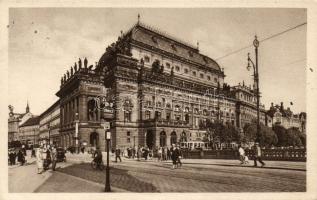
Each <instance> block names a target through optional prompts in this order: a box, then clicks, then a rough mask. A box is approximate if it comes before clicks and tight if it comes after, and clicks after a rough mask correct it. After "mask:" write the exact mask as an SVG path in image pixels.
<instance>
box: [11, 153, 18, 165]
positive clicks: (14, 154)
mask: <svg viewBox="0 0 317 200" xmlns="http://www.w3.org/2000/svg"><path fill="white" fill-rule="evenodd" d="M16 157H17V154H16V152H15V149H13V150H12V164H13V165H15V161H16Z"/></svg>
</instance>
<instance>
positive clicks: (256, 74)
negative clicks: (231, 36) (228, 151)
mask: <svg viewBox="0 0 317 200" xmlns="http://www.w3.org/2000/svg"><path fill="white" fill-rule="evenodd" d="M259 44H260V42H259V41H258V39H257V36H255V38H254V41H253V46H254V47H255V64H254V62H253V61H252V60H251V58H250V53H248V66H247V69H248V70H250V68H251V66H250V63H251V64H252V67H253V72H254V73H253V76H254V83H255V84H256V108H257V126H256V140H257V141H258V142H259V139H260V90H259V70H258V47H259Z"/></svg>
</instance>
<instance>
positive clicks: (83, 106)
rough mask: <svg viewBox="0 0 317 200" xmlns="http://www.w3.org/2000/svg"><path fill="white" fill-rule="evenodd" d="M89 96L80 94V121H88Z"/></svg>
mask: <svg viewBox="0 0 317 200" xmlns="http://www.w3.org/2000/svg"><path fill="white" fill-rule="evenodd" d="M87 106H88V105H87V96H86V95H81V96H79V107H78V114H79V121H87V109H88V107H87Z"/></svg>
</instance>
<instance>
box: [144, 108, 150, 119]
mask: <svg viewBox="0 0 317 200" xmlns="http://www.w3.org/2000/svg"><path fill="white" fill-rule="evenodd" d="M150 118H151V111H149V110H147V111H145V119H150Z"/></svg>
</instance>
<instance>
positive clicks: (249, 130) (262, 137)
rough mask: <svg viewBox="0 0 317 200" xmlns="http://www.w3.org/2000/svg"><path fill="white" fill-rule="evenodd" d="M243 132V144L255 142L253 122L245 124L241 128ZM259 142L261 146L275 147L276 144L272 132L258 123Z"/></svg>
mask: <svg viewBox="0 0 317 200" xmlns="http://www.w3.org/2000/svg"><path fill="white" fill-rule="evenodd" d="M243 130H244V139H243V140H244V141H245V142H255V141H256V139H257V122H256V120H253V121H252V122H251V123H250V124H246V125H245V126H244V127H243ZM259 142H260V144H261V145H262V146H266V147H269V146H275V145H276V144H277V142H278V138H277V135H276V134H275V133H274V131H273V130H272V129H271V128H269V127H267V126H265V125H264V124H262V123H260V133H259Z"/></svg>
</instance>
